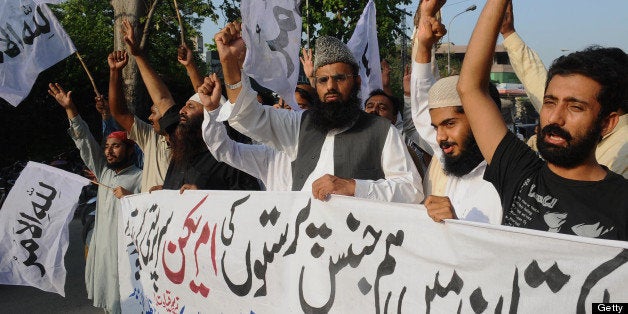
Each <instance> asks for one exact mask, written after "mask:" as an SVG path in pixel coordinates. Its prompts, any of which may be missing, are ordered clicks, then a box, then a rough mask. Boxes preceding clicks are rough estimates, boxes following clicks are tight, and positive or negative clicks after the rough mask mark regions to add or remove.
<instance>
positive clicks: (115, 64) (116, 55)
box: [107, 50, 129, 71]
mask: <svg viewBox="0 0 628 314" xmlns="http://www.w3.org/2000/svg"><path fill="white" fill-rule="evenodd" d="M128 62H129V58H128V56H127V53H126V51H124V50H117V51H114V52H112V53H110V54H109V56H107V63H108V64H109V70H110V71H121V70H122V69H123V68H124V67H125V66H126V65H127V63H128Z"/></svg>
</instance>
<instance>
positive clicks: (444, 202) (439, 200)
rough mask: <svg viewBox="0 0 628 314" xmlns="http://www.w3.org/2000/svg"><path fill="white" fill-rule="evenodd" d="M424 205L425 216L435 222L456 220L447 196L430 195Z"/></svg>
mask: <svg viewBox="0 0 628 314" xmlns="http://www.w3.org/2000/svg"><path fill="white" fill-rule="evenodd" d="M424 204H425V208H427V215H428V216H430V218H432V219H433V220H434V221H436V222H442V221H443V220H444V219H458V217H456V212H455V211H454V207H453V206H452V205H451V201H450V200H449V197H447V196H435V195H430V196H428V197H427V198H426V199H425V202H424Z"/></svg>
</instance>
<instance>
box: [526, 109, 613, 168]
mask: <svg viewBox="0 0 628 314" xmlns="http://www.w3.org/2000/svg"><path fill="white" fill-rule="evenodd" d="M548 134H554V135H558V136H560V137H562V138H564V139H565V141H566V142H567V146H566V147H560V146H556V145H553V144H550V143H547V142H546V141H545V136H546V135H548ZM601 137H602V124H601V119H599V118H598V121H596V122H595V124H594V126H593V128H591V129H589V131H588V132H587V133H586V134H585V136H584V137H583V138H581V139H577V140H574V139H573V137H572V136H571V134H569V132H567V131H566V130H564V129H562V128H561V127H560V126H558V125H557V124H549V125H546V126H545V127H544V128H543V129H542V130H541V132H540V134H539V135H538V136H537V137H536V147H537V148H538V150H539V153H540V154H541V157H543V159H545V160H546V161H547V162H549V163H552V164H554V165H556V166H559V167H563V168H567V169H571V168H574V167H576V166H579V165H581V164H583V163H584V162H585V160H586V159H587V158H588V157H589V156H590V154H591V151H593V150H595V147H596V146H597V144H598V142H599V141H600V138H601Z"/></svg>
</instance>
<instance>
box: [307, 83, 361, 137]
mask: <svg viewBox="0 0 628 314" xmlns="http://www.w3.org/2000/svg"><path fill="white" fill-rule="evenodd" d="M359 88H360V85H358V84H356V85H355V86H354V88H353V91H352V92H351V96H350V97H349V100H348V101H346V102H343V101H332V102H322V101H320V100H319V99H317V100H315V101H314V102H313V103H312V104H311V106H310V109H309V110H310V112H311V115H312V121H313V122H314V127H315V128H316V129H317V130H320V131H322V132H323V133H327V132H329V131H331V130H333V129H342V128H345V127H348V126H351V124H353V122H354V121H355V120H356V119H357V118H358V117H359V115H360V113H361V112H362V109H361V108H360V103H361V100H360V97H358V92H359V90H360V89H359ZM334 92H335V91H334ZM335 93H336V94H340V93H339V92H335ZM340 98H342V95H341V97H340Z"/></svg>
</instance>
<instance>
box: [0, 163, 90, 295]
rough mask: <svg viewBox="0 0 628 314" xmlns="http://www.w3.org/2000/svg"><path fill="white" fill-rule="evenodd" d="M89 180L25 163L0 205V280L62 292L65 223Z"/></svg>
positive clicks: (40, 165) (65, 236)
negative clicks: (0, 205)
mask: <svg viewBox="0 0 628 314" xmlns="http://www.w3.org/2000/svg"><path fill="white" fill-rule="evenodd" d="M87 184H89V180H88V179H86V178H83V177H81V176H79V175H76V174H73V173H69V172H66V171H63V170H60V169H57V168H54V167H51V166H46V165H43V164H39V163H35V162H29V163H28V164H27V165H26V167H25V168H24V170H22V173H20V177H19V178H18V179H17V180H16V182H15V185H14V186H13V188H12V189H11V192H10V193H9V195H8V197H7V199H6V200H5V202H4V204H2V209H0V253H1V254H0V284H9V285H22V286H32V287H36V288H39V289H41V290H44V291H49V292H55V293H58V294H60V295H62V296H65V293H64V290H63V287H64V285H65V275H66V270H65V266H64V265H65V264H64V262H63V257H64V255H65V251H66V250H67V248H68V224H69V223H70V220H72V217H73V216H74V215H73V214H74V210H75V209H76V207H77V205H78V198H79V195H80V194H81V188H82V187H83V186H85V185H87Z"/></svg>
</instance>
